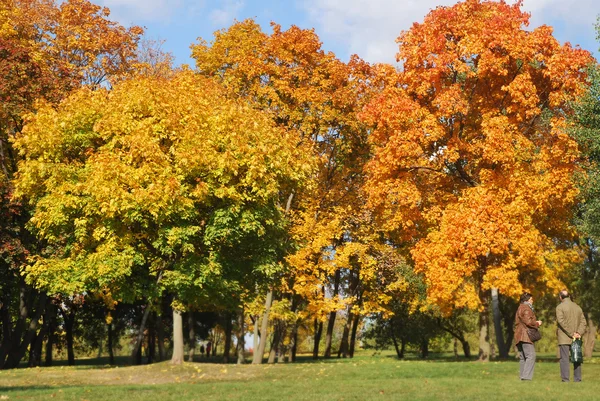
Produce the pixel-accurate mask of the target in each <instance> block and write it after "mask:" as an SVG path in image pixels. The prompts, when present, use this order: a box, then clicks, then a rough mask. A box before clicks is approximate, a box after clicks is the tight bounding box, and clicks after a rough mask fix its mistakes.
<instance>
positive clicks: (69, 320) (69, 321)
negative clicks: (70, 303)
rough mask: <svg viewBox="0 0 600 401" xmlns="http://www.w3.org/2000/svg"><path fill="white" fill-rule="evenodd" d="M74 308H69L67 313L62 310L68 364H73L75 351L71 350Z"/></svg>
mask: <svg viewBox="0 0 600 401" xmlns="http://www.w3.org/2000/svg"><path fill="white" fill-rule="evenodd" d="M75 313H76V312H75V310H74V309H73V308H71V310H70V311H69V312H68V313H67V312H64V314H63V316H64V320H65V337H66V340H67V359H68V361H69V362H68V363H69V366H73V365H75V352H74V350H73V326H74V324H75Z"/></svg>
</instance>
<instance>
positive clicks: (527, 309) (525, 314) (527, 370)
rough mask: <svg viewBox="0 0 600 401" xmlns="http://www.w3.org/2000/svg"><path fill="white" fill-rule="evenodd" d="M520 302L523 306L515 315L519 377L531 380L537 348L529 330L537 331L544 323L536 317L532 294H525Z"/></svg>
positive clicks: (515, 341) (520, 306)
mask: <svg viewBox="0 0 600 401" xmlns="http://www.w3.org/2000/svg"><path fill="white" fill-rule="evenodd" d="M519 301H520V303H521V304H520V305H519V308H518V309H517V314H516V315H515V339H514V343H515V346H516V348H517V352H518V354H519V376H520V378H521V380H531V379H533V370H534V368H535V346H534V345H533V341H531V339H530V338H529V333H528V331H527V329H528V328H532V329H537V328H538V327H540V326H541V325H542V321H541V320H537V319H536V317H535V311H534V309H533V296H532V295H531V294H530V293H528V292H524V293H523V295H521V298H520V300H519Z"/></svg>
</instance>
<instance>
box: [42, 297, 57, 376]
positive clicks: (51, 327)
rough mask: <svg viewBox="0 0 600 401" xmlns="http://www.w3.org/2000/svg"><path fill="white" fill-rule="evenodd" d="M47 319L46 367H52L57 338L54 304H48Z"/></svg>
mask: <svg viewBox="0 0 600 401" xmlns="http://www.w3.org/2000/svg"><path fill="white" fill-rule="evenodd" d="M46 317H47V318H48V333H47V335H46V360H45V362H44V365H46V366H52V348H53V345H54V338H55V336H56V334H55V333H56V305H54V304H53V303H52V302H48V305H46ZM46 317H44V319H45V318H46Z"/></svg>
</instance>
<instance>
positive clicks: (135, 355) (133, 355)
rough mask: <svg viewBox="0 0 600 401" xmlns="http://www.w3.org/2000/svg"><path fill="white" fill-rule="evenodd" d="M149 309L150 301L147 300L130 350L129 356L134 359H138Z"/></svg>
mask: <svg viewBox="0 0 600 401" xmlns="http://www.w3.org/2000/svg"><path fill="white" fill-rule="evenodd" d="M150 309H151V308H150V302H148V303H147V304H146V307H145V309H144V315H143V316H142V322H141V323H140V328H139V331H138V334H137V336H136V340H135V344H134V346H133V351H132V352H131V358H132V359H133V360H134V361H137V360H138V359H139V358H138V353H139V350H140V348H141V347H142V342H143V341H144V331H145V330H146V322H147V321H148V316H149V315H150Z"/></svg>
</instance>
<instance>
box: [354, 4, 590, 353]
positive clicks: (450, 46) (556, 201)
mask: <svg viewBox="0 0 600 401" xmlns="http://www.w3.org/2000/svg"><path fill="white" fill-rule="evenodd" d="M528 20H529V15H528V14H527V13H525V12H523V11H522V10H521V3H520V2H518V3H516V4H514V5H509V4H506V3H504V2H491V1H479V0H467V1H465V2H461V3H458V4H456V5H455V6H452V7H438V8H437V9H435V10H433V11H431V12H430V13H429V14H428V15H427V16H426V18H425V20H424V22H423V23H415V24H414V25H413V26H412V28H411V29H409V30H408V31H405V32H402V33H401V35H400V36H399V38H398V40H397V41H398V43H399V52H398V55H397V59H398V61H400V62H401V63H402V64H403V70H402V71H400V72H398V73H397V75H396V76H395V77H394V78H393V79H391V80H390V81H389V82H390V84H389V85H388V87H387V88H386V89H385V91H384V92H383V93H382V94H381V96H379V97H378V98H377V99H376V100H375V101H373V102H372V103H371V104H370V106H369V107H368V109H367V110H366V111H365V113H364V118H365V119H366V120H367V121H369V122H371V123H373V124H374V125H375V129H374V132H373V135H372V137H371V141H372V144H373V154H374V157H373V160H372V161H371V162H370V163H369V165H368V167H367V169H368V173H369V180H368V183H367V188H366V190H367V191H368V193H369V196H370V203H371V205H372V206H373V208H374V210H376V212H377V216H378V218H379V221H380V222H381V223H380V224H381V225H382V227H383V228H384V229H385V230H386V231H387V232H388V233H389V235H390V237H391V238H392V239H393V240H394V241H395V242H396V243H398V244H402V245H404V246H406V247H407V248H408V249H410V255H411V257H412V259H413V261H414V265H415V269H416V271H417V272H420V273H422V274H423V275H424V278H425V281H426V284H427V295H428V299H429V301H430V302H432V303H435V304H437V305H439V306H440V307H441V309H442V310H443V311H445V312H446V313H449V312H450V311H452V310H453V309H454V308H463V307H466V308H470V309H474V310H478V311H479V312H480V317H479V327H480V337H479V338H480V349H479V356H480V359H482V360H487V359H488V358H489V352H490V349H489V338H488V336H489V335H488V308H489V300H490V291H491V289H492V288H497V289H499V291H501V292H502V293H504V294H506V295H508V296H518V295H519V293H520V292H522V291H523V290H524V289H526V290H530V291H537V292H543V291H545V290H547V289H548V288H556V287H557V286H558V285H559V281H558V276H559V273H560V271H561V270H562V269H566V268H568V266H569V264H570V263H572V262H574V261H576V260H577V259H578V252H577V251H576V249H575V248H574V247H573V246H572V244H573V242H572V241H573V238H574V237H573V236H574V230H573V227H572V226H571V224H570V219H571V217H572V206H573V204H574V202H575V199H576V196H577V194H578V190H577V188H576V186H575V185H574V182H573V180H572V175H573V172H574V171H575V170H576V163H575V162H576V159H577V157H578V149H577V144H576V143H575V142H574V141H573V139H572V138H570V137H569V135H567V133H566V132H565V130H564V126H565V117H566V116H567V115H568V114H569V113H571V109H570V107H569V104H570V102H571V101H572V100H573V99H575V98H576V97H577V96H578V95H579V94H580V93H581V91H582V90H583V85H582V83H583V81H584V79H585V72H584V69H585V66H586V65H587V64H588V63H589V62H590V61H591V57H590V54H589V53H588V52H587V51H583V50H581V49H578V48H573V47H571V45H569V44H565V45H560V44H559V42H558V41H557V40H556V39H555V38H554V37H553V36H552V28H550V27H548V26H541V27H539V28H536V29H534V30H532V31H527V30H525V29H524V27H525V26H527V24H528Z"/></svg>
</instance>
